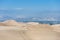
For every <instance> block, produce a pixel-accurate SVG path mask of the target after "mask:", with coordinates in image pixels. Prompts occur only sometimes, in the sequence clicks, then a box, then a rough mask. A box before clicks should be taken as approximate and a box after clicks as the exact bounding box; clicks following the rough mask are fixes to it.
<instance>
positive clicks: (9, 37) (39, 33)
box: [0, 20, 60, 40]
mask: <svg viewBox="0 0 60 40" xmlns="http://www.w3.org/2000/svg"><path fill="white" fill-rule="evenodd" d="M59 26H60V25H58V26H56V25H49V24H40V23H36V22H28V23H21V22H16V21H14V20H7V21H4V22H1V23H0V40H60V27H59Z"/></svg>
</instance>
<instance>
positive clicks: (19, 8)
mask: <svg viewBox="0 0 60 40" xmlns="http://www.w3.org/2000/svg"><path fill="white" fill-rule="evenodd" d="M14 9H15V10H23V8H14Z"/></svg>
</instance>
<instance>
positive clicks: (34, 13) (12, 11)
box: [0, 0, 60, 18]
mask: <svg viewBox="0 0 60 40" xmlns="http://www.w3.org/2000/svg"><path fill="white" fill-rule="evenodd" d="M0 16H12V17H58V18H59V17H60V0H0Z"/></svg>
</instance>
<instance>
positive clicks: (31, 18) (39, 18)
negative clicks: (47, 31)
mask: <svg viewBox="0 0 60 40" xmlns="http://www.w3.org/2000/svg"><path fill="white" fill-rule="evenodd" d="M9 19H12V20H16V21H60V20H59V19H58V18H53V17H52V18H50V17H45V18H41V17H29V18H28V17H26V18H22V17H11V16H3V17H0V21H4V20H9Z"/></svg>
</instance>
